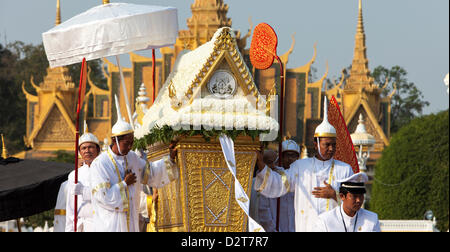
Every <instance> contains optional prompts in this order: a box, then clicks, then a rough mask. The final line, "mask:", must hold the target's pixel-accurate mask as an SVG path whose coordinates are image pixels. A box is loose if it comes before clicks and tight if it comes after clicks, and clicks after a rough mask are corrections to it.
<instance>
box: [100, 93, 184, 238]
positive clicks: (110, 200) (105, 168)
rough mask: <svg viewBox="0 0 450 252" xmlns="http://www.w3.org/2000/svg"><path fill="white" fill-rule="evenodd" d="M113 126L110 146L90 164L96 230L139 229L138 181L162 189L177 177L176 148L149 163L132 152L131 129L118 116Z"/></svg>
mask: <svg viewBox="0 0 450 252" xmlns="http://www.w3.org/2000/svg"><path fill="white" fill-rule="evenodd" d="M116 108H117V112H118V121H117V123H116V124H115V125H114V126H113V128H112V142H113V145H111V146H109V147H108V149H107V150H106V151H105V152H103V153H102V154H101V155H100V156H98V158H97V159H95V160H94V162H93V163H92V166H91V186H92V204H93V208H94V225H95V231H100V232H105V231H106V232H138V231H139V217H138V215H139V203H140V193H141V190H142V186H141V184H147V185H149V186H150V187H156V188H161V187H163V186H165V185H167V184H169V182H170V181H172V180H175V179H176V178H177V177H178V168H177V166H176V164H175V160H174V159H175V157H176V150H175V148H174V146H175V145H174V144H172V145H171V147H170V156H166V157H164V158H163V159H161V160H159V161H157V162H153V163H148V162H147V161H146V160H144V159H141V158H139V157H138V155H137V154H136V153H135V152H133V151H131V148H132V146H133V141H134V133H133V132H134V131H133V128H132V127H131V125H130V124H129V123H127V122H125V121H124V120H123V119H122V117H121V115H120V108H119V107H118V102H117V97H116Z"/></svg>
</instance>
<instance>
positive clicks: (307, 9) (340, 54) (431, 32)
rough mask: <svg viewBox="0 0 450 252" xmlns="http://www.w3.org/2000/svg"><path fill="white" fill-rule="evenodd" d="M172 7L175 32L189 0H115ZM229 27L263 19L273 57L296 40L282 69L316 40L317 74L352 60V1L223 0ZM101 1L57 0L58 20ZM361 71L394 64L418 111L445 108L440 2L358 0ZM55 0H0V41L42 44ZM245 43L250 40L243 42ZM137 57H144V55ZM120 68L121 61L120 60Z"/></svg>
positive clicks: (444, 29) (334, 71)
mask: <svg viewBox="0 0 450 252" xmlns="http://www.w3.org/2000/svg"><path fill="white" fill-rule="evenodd" d="M111 2H128V3H135V4H146V5H163V6H173V7H176V8H178V22H179V28H180V29H187V25H186V19H188V18H189V17H191V16H192V14H191V10H190V6H191V4H192V3H194V0H122V1H114V0H111ZM224 2H225V3H226V4H228V5H229V11H228V14H227V16H228V17H229V18H231V19H232V21H233V24H232V28H233V29H237V30H240V31H241V33H243V34H245V33H246V32H247V30H248V29H249V27H250V25H249V21H248V20H249V18H251V20H252V23H253V24H254V26H256V25H257V24H259V23H262V22H265V23H268V24H270V25H271V26H272V27H273V28H274V29H275V31H276V32H277V34H278V38H279V45H278V54H279V55H282V54H284V53H285V52H287V51H288V50H289V48H290V46H291V43H292V38H291V37H292V35H293V34H295V39H296V44H295V48H294V51H293V53H292V54H291V56H290V58H289V63H288V66H287V68H296V67H299V66H303V65H305V64H306V63H308V62H309V61H310V60H311V58H312V56H313V52H314V49H313V46H314V43H316V42H317V59H316V61H315V63H314V64H313V67H315V68H316V69H317V73H316V76H317V77H318V78H320V77H321V76H322V75H323V74H324V73H325V71H326V63H327V62H328V65H329V74H328V78H331V79H337V78H338V76H339V74H340V72H341V70H342V69H343V68H346V67H347V66H349V65H350V64H351V62H352V59H353V49H354V40H355V39H354V37H355V33H356V25H357V17H358V0H276V1H274V0H224ZM101 3H102V0H61V19H62V22H64V21H65V20H67V19H69V18H71V17H73V16H75V15H77V14H79V13H82V12H84V11H86V10H88V9H90V8H92V7H94V6H96V5H99V4H101ZM362 4H363V16H364V28H365V33H366V46H367V57H368V59H369V69H370V70H373V69H375V68H376V67H377V66H380V65H382V66H384V67H386V68H389V69H390V68H391V67H393V66H397V65H398V66H401V67H403V68H404V69H405V70H406V71H407V72H408V75H407V77H408V80H409V81H410V82H414V83H415V84H416V86H417V87H418V88H419V90H420V91H421V92H422V93H423V95H424V100H425V101H428V102H429V103H430V106H428V107H426V108H425V109H424V114H430V113H437V112H439V111H442V110H447V109H448V108H449V95H448V93H447V87H446V86H445V85H444V81H443V80H444V77H445V75H446V74H447V73H448V72H449V1H448V0H428V1H425V0H395V1H394V0H363V1H362ZM55 14H56V0H38V1H37V0H0V43H1V44H5V41H6V42H13V41H16V40H20V41H23V42H25V43H31V44H34V45H37V44H40V43H42V35H41V34H42V33H43V32H46V31H47V30H49V29H51V28H52V27H54V23H55ZM247 46H248V47H249V46H250V40H249V41H248V42H247ZM144 55H145V54H144ZM121 63H122V64H124V65H125V66H127V65H126V64H127V62H121Z"/></svg>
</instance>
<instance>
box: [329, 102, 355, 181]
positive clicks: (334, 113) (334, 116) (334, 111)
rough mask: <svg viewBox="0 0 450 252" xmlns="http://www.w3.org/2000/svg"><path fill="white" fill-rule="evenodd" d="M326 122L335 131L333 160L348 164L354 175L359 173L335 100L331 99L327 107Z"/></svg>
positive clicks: (353, 148) (350, 141)
mask: <svg viewBox="0 0 450 252" xmlns="http://www.w3.org/2000/svg"><path fill="white" fill-rule="evenodd" d="M328 122H329V123H330V124H331V125H333V127H334V128H335V129H336V134H337V138H336V154H334V158H335V159H337V160H339V161H342V162H345V163H347V164H349V165H350V166H351V167H352V169H353V172H354V173H358V172H359V165H358V158H357V157H356V152H355V147H354V146H353V142H352V138H351V137H350V133H349V132H348V129H347V125H346V124H345V120H344V117H343V116H342V113H341V109H340V108H339V104H338V103H337V101H336V98H334V96H333V97H331V100H330V105H329V106H328Z"/></svg>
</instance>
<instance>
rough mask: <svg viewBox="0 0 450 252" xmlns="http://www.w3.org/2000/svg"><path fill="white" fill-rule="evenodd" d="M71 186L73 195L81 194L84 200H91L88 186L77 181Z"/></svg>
mask: <svg viewBox="0 0 450 252" xmlns="http://www.w3.org/2000/svg"><path fill="white" fill-rule="evenodd" d="M72 188H73V189H72V190H73V191H72V193H73V194H74V195H81V196H83V200H85V201H90V200H91V191H90V189H89V187H87V186H83V184H81V183H80V182H78V183H77V184H74V185H73V187H72Z"/></svg>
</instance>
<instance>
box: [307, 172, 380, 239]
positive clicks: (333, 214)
mask: <svg viewBox="0 0 450 252" xmlns="http://www.w3.org/2000/svg"><path fill="white" fill-rule="evenodd" d="M367 180H368V178H367V175H366V174H365V173H357V174H354V175H353V176H351V177H349V178H347V179H344V180H342V181H340V182H341V187H340V189H339V197H340V198H341V200H342V204H341V206H339V207H336V208H334V209H333V210H331V211H328V212H325V213H323V214H321V215H320V216H319V220H318V221H317V222H316V226H315V228H314V231H317V232H380V231H381V230H380V222H379V221H378V215H377V214H376V213H374V212H371V211H368V210H365V209H363V208H361V206H362V204H363V202H364V194H365V193H366V189H365V186H364V183H366V182H367Z"/></svg>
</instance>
